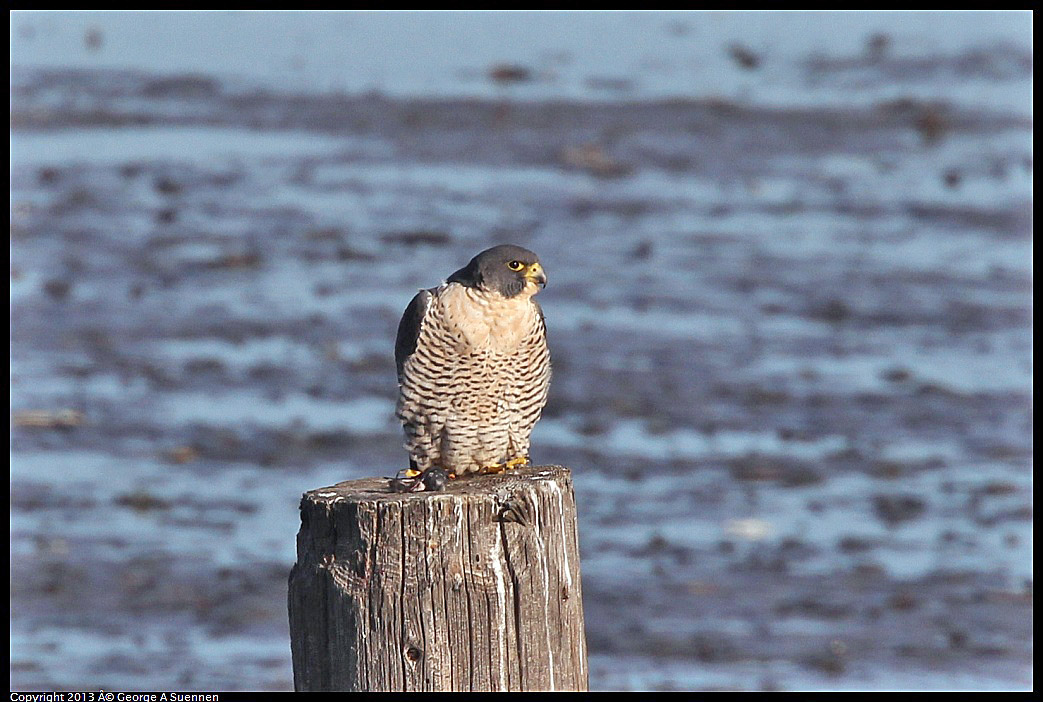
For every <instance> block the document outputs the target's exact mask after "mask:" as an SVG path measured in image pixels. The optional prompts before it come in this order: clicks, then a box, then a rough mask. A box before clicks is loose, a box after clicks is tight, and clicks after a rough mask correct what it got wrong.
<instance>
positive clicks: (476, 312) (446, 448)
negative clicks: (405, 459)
mask: <svg viewBox="0 0 1043 702" xmlns="http://www.w3.org/2000/svg"><path fill="white" fill-rule="evenodd" d="M395 360H396V363H397V366H398V381H399V397H398V404H397V408H396V414H397V416H398V418H399V419H400V420H401V421H402V424H403V426H404V427H405V431H406V443H405V447H406V450H407V451H408V452H409V456H410V461H411V464H412V466H413V467H414V468H416V469H418V470H427V469H428V468H430V467H432V466H441V467H442V468H444V469H445V470H446V471H448V472H450V473H456V474H457V475H462V474H466V473H471V472H477V471H480V470H482V469H483V468H488V467H490V466H493V465H497V464H503V463H505V462H506V461H509V460H512V459H516V458H521V457H524V456H527V455H528V452H529V437H530V435H531V434H532V429H533V426H534V425H535V424H536V421H537V420H538V419H539V417H540V413H541V412H542V410H543V407H544V405H545V404H546V403H547V390H548V388H549V386H550V373H551V369H550V353H549V351H548V349H547V337H546V327H545V326H544V320H543V312H542V310H540V307H539V305H538V304H537V303H536V302H535V301H534V300H532V299H531V297H529V296H516V297H510V298H508V297H504V296H503V295H501V294H499V293H497V292H493V291H488V290H480V289H476V288H473V287H467V286H463V285H460V284H458V283H447V284H445V285H442V286H440V287H438V288H433V289H430V290H421V291H420V292H419V293H417V295H416V297H414V298H413V301H412V302H411V303H410V305H409V307H408V308H407V309H406V313H405V314H404V315H403V317H402V322H401V323H400V325H399V329H398V337H397V339H396V344H395Z"/></svg>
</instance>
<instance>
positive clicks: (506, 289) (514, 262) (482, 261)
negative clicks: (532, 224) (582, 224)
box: [446, 244, 547, 297]
mask: <svg viewBox="0 0 1043 702" xmlns="http://www.w3.org/2000/svg"><path fill="white" fill-rule="evenodd" d="M446 282H449V283H460V284H461V285H466V286H468V287H473V288H481V289H483V290H493V291H496V292H499V293H500V294H501V295H503V296H504V297H514V296H515V295H520V294H521V293H523V292H527V291H528V292H529V294H530V295H532V294H535V293H536V292H537V290H536V286H537V285H538V286H540V287H541V288H542V287H544V286H545V285H547V275H546V274H545V273H544V272H543V266H541V265H540V259H539V257H538V256H536V254H534V253H533V252H532V251H529V250H528V249H523V248H522V247H520V246H512V245H510V244H501V245H500V246H494V247H492V248H491V249H486V250H485V251H483V252H481V253H480V254H478V255H477V256H475V257H474V258H472V259H471V262H470V263H468V264H467V265H466V266H464V267H463V268H461V269H460V270H458V271H457V272H456V273H453V274H452V275H451V276H449V278H448V279H447V280H446ZM530 284H531V285H530Z"/></svg>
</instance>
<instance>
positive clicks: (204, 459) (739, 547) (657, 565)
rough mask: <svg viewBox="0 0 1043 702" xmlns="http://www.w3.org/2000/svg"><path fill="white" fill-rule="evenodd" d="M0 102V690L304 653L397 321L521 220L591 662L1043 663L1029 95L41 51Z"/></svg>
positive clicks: (883, 672)
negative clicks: (327, 525) (439, 73)
mask: <svg viewBox="0 0 1043 702" xmlns="http://www.w3.org/2000/svg"><path fill="white" fill-rule="evenodd" d="M996 55H998V56H999V57H1000V58H999V59H997V58H995V56H996ZM989 56H990V55H988V54H986V55H985V58H982V57H981V56H978V57H977V58H976V59H975V57H971V59H967V58H966V57H964V60H963V62H959V60H958V59H959V57H956V58H953V59H952V60H953V61H954V64H953V66H950V68H951V70H952V71H956V72H958V71H959V70H965V71H976V70H977V71H979V72H982V75H983V76H984V77H985V78H986V79H988V78H989V76H990V75H994V74H995V72H996V71H1001V72H1002V71H1006V72H1008V73H1009V72H1011V71H1014V72H1015V74H1016V75H1022V74H1018V73H1017V71H1022V72H1023V73H1024V72H1026V71H1027V72H1028V73H1031V61H1030V62H1029V65H1028V66H1026V65H1025V64H1024V63H1023V62H1021V63H1019V62H1018V61H1013V62H1012V61H1011V60H1010V57H1009V56H1008V55H1007V54H1004V53H1003V52H999V51H997V52H996V54H995V55H993V56H992V63H989V60H990V59H989ZM740 59H741V57H740ZM737 60H739V59H737ZM974 60H978V62H979V63H977V64H976V63H974ZM982 62H984V63H982ZM997 66H999V68H997ZM807 70H808V71H815V72H816V73H815V75H816V77H817V78H818V79H819V80H827V79H829V77H830V76H833V77H835V78H837V77H838V76H839V77H840V78H844V79H847V78H849V77H850V76H851V74H852V72H858V71H871V72H875V73H874V75H877V74H879V75H884V76H886V75H887V74H888V71H891V72H902V71H905V72H909V71H916V70H919V71H931V70H941V69H938V68H937V67H932V66H930V65H914V66H909V65H902V64H888V63H887V62H886V61H884V60H883V59H880V60H878V61H877V63H876V64H875V65H851V62H848V63H844V62H843V61H835V62H833V63H830V62H828V61H820V62H819V63H817V64H815V65H809V66H808V67H807ZM990 71H991V73H990ZM1003 75H1004V76H1006V75H1007V74H1006V73H1004V74H1003ZM493 78H494V79H497V78H496V76H493ZM840 78H837V79H838V80H839V79H840ZM943 78H944V76H942V75H940V74H939V75H935V76H934V77H933V78H932V79H933V80H942V79H943ZM1001 78H1002V76H1001ZM501 79H502V77H501ZM11 125H12V149H13V155H12V168H11V178H12V183H11V196H12V199H11V294H12V300H11V317H12V322H11V355H12V362H11V393H12V398H11V403H12V413H13V417H12V430H11V454H12V473H11V493H12V494H11V530H12V535H11V569H12V574H11V606H12V614H11V644H12V653H11V664H12V670H11V687H12V689H35V690H42V689H70V690H71V689H98V688H105V689H161V688H182V689H200V690H203V689H226V690H233V689H246V690H249V689H291V688H292V673H291V667H290V656H289V640H288V631H287V617H286V578H287V575H288V572H289V568H290V565H291V564H292V562H293V558H294V552H293V549H294V536H295V533H296V530H297V526H298V523H297V521H296V520H297V513H296V508H297V502H298V500H299V497H300V494H301V493H302V492H304V491H305V490H308V489H312V488H315V487H320V486H322V485H327V484H331V483H334V482H338V481H340V480H346V479H349V478H354V477H362V476H369V475H391V474H393V473H394V472H395V471H396V470H397V469H398V468H400V467H401V466H402V465H403V462H404V452H403V450H402V449H401V445H400V444H401V436H400V429H399V428H398V427H396V425H395V422H394V418H393V416H392V409H393V402H394V397H395V390H396V388H395V381H394V377H395V376H394V361H393V354H392V345H393V338H394V332H395V328H396V325H397V322H398V316H399V314H401V311H402V309H403V308H404V307H405V305H406V303H407V302H408V301H409V299H410V297H411V296H412V294H413V293H414V292H415V290H416V289H417V288H418V287H421V286H424V287H426V286H431V285H434V284H436V283H437V282H439V280H440V279H441V278H443V277H444V276H445V275H447V274H449V273H450V272H452V271H453V270H455V269H456V268H457V267H459V266H460V265H462V264H463V263H465V262H466V261H467V259H468V258H470V256H472V255H473V254H474V253H476V252H477V251H479V250H481V249H482V248H484V247H486V246H488V245H491V244H493V243H500V242H506V241H510V242H514V243H517V244H521V245H524V246H526V247H529V248H531V249H533V250H535V251H536V252H538V253H539V255H540V256H541V258H542V260H543V261H544V264H545V267H546V269H547V271H548V275H549V278H550V284H549V286H548V287H547V289H546V290H545V291H543V292H542V293H541V294H540V298H539V299H540V301H541V303H542V304H543V307H544V310H545V312H546V318H547V324H548V327H549V331H550V341H551V347H552V353H553V361H554V369H555V377H554V382H553V385H552V390H551V396H550V401H549V404H548V406H547V409H546V412H545V415H544V419H543V420H542V421H541V423H540V424H539V425H538V426H537V429H536V431H535V433H534V435H533V447H534V448H533V458H534V459H535V460H536V461H537V462H542V463H560V464H564V465H568V466H570V467H571V468H572V470H573V472H574V479H575V485H576V492H577V500H578V505H579V511H580V520H581V523H580V538H581V546H582V557H583V562H582V569H583V595H584V606H585V611H586V623H587V638H588V644H589V652H590V671H591V676H590V682H591V687H592V689H832V690H837V689H917V690H920V689H1025V688H1028V687H1029V686H1030V685H1031V674H1032V666H1031V660H1032V627H1031V620H1032V577H1033V576H1032V566H1031V551H1032V519H1033V507H1032V496H1031V487H1032V438H1031V437H1032V398H1031V393H1030V384H1031V378H1032V358H1031V337H1032V335H1031V320H1032V305H1031V289H1032V269H1031V247H1032V243H1031V240H1032V215H1031V183H1032V168H1033V161H1032V150H1031V131H1032V123H1031V119H1028V118H1025V117H1023V116H1019V115H1018V114H1013V113H1010V112H1007V111H1004V110H1002V109H1000V110H990V109H988V108H987V106H978V107H969V106H967V105H962V104H951V103H946V102H943V101H924V100H916V99H895V100H882V101H877V102H875V103H873V104H871V105H868V106H863V107H850V108H829V107H808V108H799V107H777V108H771V107H756V106H750V105H745V104H742V103H739V102H733V101H728V100H665V101H640V102H630V101H627V100H617V101H612V102H599V101H584V102H569V101H536V102H529V103H522V102H518V101H513V100H511V99H510V97H509V95H508V94H506V93H505V96H504V97H503V98H502V99H488V100H481V99H457V100H450V99H445V100H434V99H396V98H389V97H386V96H381V95H378V94H373V95H354V96H348V95H331V94H300V95H294V94H287V93H272V92H265V91H260V90H257V91H249V92H243V91H237V90H232V89H229V88H228V87H227V86H225V85H224V84H222V83H221V82H220V81H218V80H216V79H211V78H208V77H204V76H198V75H173V76H172V75H156V74H149V73H138V72H126V71H69V70H58V69H55V70H15V71H13V72H12V113H11Z"/></svg>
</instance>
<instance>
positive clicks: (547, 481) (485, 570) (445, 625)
mask: <svg viewBox="0 0 1043 702" xmlns="http://www.w3.org/2000/svg"><path fill="white" fill-rule="evenodd" d="M289 612H290V632H291V647H292V650H293V668H294V686H295V688H296V689H297V690H356V691H506V690H516V691H532V690H586V689H587V660H586V642H585V639H584V631H583V598H582V590H581V587H580V564H579V540H578V532H577V528H576V503H575V496H574V493H573V489H572V481H571V477H570V474H569V470H568V469H567V468H564V467H561V466H539V467H530V468H525V469H522V470H520V471H514V472H511V473H508V474H501V475H488V476H480V477H474V478H468V479H460V480H456V481H451V483H450V485H449V487H448V488H447V490H446V491H445V492H440V493H423V492H422V493H392V492H390V491H389V488H388V480H387V479H383V478H372V479H366V480H355V481H349V482H345V483H340V484H338V485H334V486H332V487H329V488H323V489H320V490H313V491H311V492H308V493H305V495H304V497H303V499H302V500H301V530H300V533H299V534H298V537H297V563H296V564H295V565H294V567H293V570H292V571H291V573H290V582H289Z"/></svg>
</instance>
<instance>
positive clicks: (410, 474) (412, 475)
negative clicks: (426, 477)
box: [406, 468, 420, 478]
mask: <svg viewBox="0 0 1043 702" xmlns="http://www.w3.org/2000/svg"><path fill="white" fill-rule="evenodd" d="M418 475H420V471H418V470H414V469H412V468H406V477H407V478H415V477H416V476H418Z"/></svg>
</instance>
